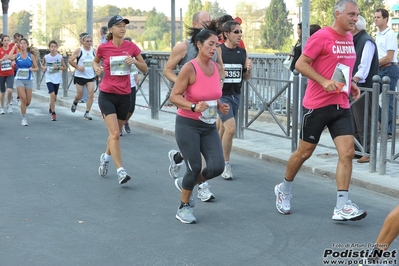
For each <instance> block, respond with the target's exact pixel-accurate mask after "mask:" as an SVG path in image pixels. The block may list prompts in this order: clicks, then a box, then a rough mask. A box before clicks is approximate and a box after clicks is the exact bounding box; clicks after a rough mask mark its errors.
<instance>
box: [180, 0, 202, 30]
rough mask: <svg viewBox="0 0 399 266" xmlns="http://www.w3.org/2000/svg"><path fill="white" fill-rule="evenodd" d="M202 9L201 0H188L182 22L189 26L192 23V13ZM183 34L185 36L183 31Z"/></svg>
mask: <svg viewBox="0 0 399 266" xmlns="http://www.w3.org/2000/svg"><path fill="white" fill-rule="evenodd" d="M200 10H202V2H201V0H190V1H189V2H188V9H187V12H186V14H184V17H183V23H184V25H186V26H189V27H191V26H192V25H193V15H194V14H195V12H198V11H200ZM184 36H186V37H187V34H186V33H184Z"/></svg>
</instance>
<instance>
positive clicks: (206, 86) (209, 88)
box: [177, 59, 222, 120]
mask: <svg viewBox="0 0 399 266" xmlns="http://www.w3.org/2000/svg"><path fill="white" fill-rule="evenodd" d="M190 63H191V64H193V66H194V69H195V73H196V78H195V82H194V83H193V84H191V85H188V87H187V89H186V91H185V93H184V97H185V98H186V99H187V101H189V102H192V103H195V104H197V103H198V102H200V101H213V100H218V99H220V97H222V88H221V87H220V76H219V71H218V68H217V65H216V63H215V62H213V61H212V64H213V66H214V72H213V75H212V76H210V77H208V76H207V75H205V74H204V72H202V70H201V68H200V67H199V65H198V63H197V61H196V60H195V59H193V60H191V61H189V62H187V64H190ZM177 114H178V115H180V116H183V117H187V118H191V119H194V120H200V119H199V118H198V117H199V116H201V112H192V111H191V110H183V109H180V108H179V109H178V110H177Z"/></svg>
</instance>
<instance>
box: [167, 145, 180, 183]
mask: <svg viewBox="0 0 399 266" xmlns="http://www.w3.org/2000/svg"><path fill="white" fill-rule="evenodd" d="M177 153H178V151H176V150H170V151H169V153H168V157H169V161H170V165H169V175H170V176H171V177H172V178H174V179H176V178H177V177H178V176H179V171H180V168H181V166H182V165H183V162H181V163H176V162H175V159H174V156H175V154H177Z"/></svg>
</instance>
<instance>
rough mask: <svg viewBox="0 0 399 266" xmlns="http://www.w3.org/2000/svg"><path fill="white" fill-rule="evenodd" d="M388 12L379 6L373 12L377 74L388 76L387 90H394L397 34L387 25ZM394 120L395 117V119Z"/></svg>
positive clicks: (397, 74)
mask: <svg viewBox="0 0 399 266" xmlns="http://www.w3.org/2000/svg"><path fill="white" fill-rule="evenodd" d="M388 19H389V12H388V11H387V10H386V9H383V8H379V9H377V10H376V11H375V14H374V23H375V25H376V26H377V28H378V32H377V37H376V44H377V50H378V59H379V71H378V75H379V76H380V77H381V78H382V77H384V76H388V77H389V78H390V79H391V81H390V83H389V90H390V91H395V90H396V83H397V82H398V78H399V68H398V39H397V34H396V33H395V32H394V31H393V30H392V29H391V28H390V27H388ZM393 117H394V116H393V95H390V96H389V112H388V138H391V136H392V123H393V121H394V120H393ZM395 121H396V119H395Z"/></svg>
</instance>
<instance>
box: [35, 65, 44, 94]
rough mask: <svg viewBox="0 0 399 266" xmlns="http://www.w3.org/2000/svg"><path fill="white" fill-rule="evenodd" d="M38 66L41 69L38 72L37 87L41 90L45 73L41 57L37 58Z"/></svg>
mask: <svg viewBox="0 0 399 266" xmlns="http://www.w3.org/2000/svg"><path fill="white" fill-rule="evenodd" d="M37 66H38V67H39V70H38V71H37V72H36V89H37V90H40V83H41V81H42V75H43V70H42V64H41V62H40V58H38V59H37Z"/></svg>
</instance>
